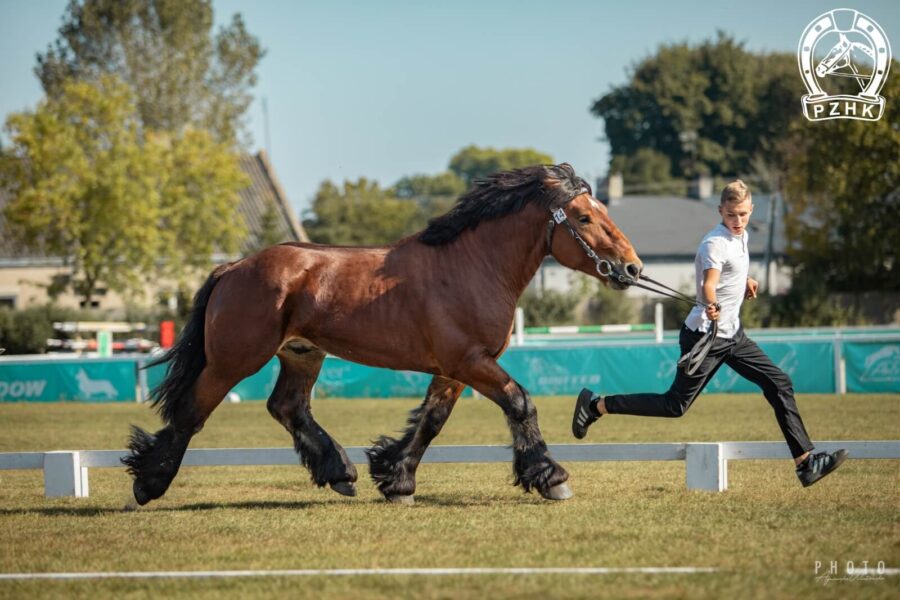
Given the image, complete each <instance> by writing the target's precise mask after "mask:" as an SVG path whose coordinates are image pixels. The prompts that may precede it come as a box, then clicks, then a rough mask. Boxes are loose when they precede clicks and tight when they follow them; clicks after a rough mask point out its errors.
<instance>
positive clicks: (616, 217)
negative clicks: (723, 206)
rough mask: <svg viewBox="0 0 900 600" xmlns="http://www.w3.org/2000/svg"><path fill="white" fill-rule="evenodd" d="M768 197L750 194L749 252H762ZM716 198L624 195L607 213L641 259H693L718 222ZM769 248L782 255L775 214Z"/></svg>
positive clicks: (780, 228) (782, 243) (781, 236)
mask: <svg viewBox="0 0 900 600" xmlns="http://www.w3.org/2000/svg"><path fill="white" fill-rule="evenodd" d="M771 200H772V199H771V197H770V196H767V195H762V194H759V195H754V196H753V205H754V209H753V216H752V217H751V219H750V226H749V227H748V231H747V233H748V234H749V238H750V239H749V246H750V254H751V255H759V256H762V255H764V254H765V251H766V244H767V242H768V234H769V226H768V222H767V221H768V215H769V207H770V204H771ZM717 206H718V198H715V199H712V200H693V199H691V198H681V197H677V196H624V197H622V198H619V199H617V200H613V201H612V202H611V203H610V204H609V214H610V216H611V217H612V219H613V221H615V223H616V225H617V226H618V227H619V229H621V230H622V232H623V233H624V234H625V235H626V236H628V239H629V240H631V244H632V246H634V248H635V250H637V253H638V255H639V256H640V257H641V259H642V260H648V259H649V260H652V259H674V258H689V259H691V260H693V258H694V255H695V254H696V252H697V244H698V243H699V242H700V240H701V239H703V236H705V235H706V233H707V232H708V231H709V230H710V229H712V228H713V227H715V226H716V224H718V223H719V222H720V221H721V219H720V218H719V214H718V211H717V210H716V207H717ZM775 223H776V225H775V237H774V240H773V250H774V252H773V253H774V255H775V256H783V255H784V254H785V247H786V245H785V238H784V225H783V223H784V220H783V218H782V215H781V214H776V219H775Z"/></svg>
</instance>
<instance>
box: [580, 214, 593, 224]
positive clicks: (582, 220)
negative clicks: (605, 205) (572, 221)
mask: <svg viewBox="0 0 900 600" xmlns="http://www.w3.org/2000/svg"><path fill="white" fill-rule="evenodd" d="M578 222H579V223H581V224H582V225H587V224H588V223H590V222H591V218H590V217H589V216H587V215H581V216H580V217H578Z"/></svg>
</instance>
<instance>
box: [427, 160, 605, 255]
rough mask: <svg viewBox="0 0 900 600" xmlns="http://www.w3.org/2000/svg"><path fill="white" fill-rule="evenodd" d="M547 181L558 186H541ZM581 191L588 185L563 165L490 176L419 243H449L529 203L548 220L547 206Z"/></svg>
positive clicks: (431, 225) (477, 183)
mask: <svg viewBox="0 0 900 600" xmlns="http://www.w3.org/2000/svg"><path fill="white" fill-rule="evenodd" d="M547 180H557V181H558V182H559V185H554V186H545V185H544V182H545V181H547ZM585 188H586V189H587V191H588V192H589V193H590V191H591V187H590V185H588V183H587V182H586V181H585V180H584V179H582V178H580V177H578V176H577V175H576V174H575V170H574V169H573V168H572V167H571V165H569V164H566V163H563V164H561V165H536V166H533V167H525V168H524V169H514V170H512V171H501V172H499V173H494V174H493V175H488V176H487V177H484V178H481V179H476V180H475V181H474V182H473V184H472V187H471V189H469V191H468V192H466V193H465V194H464V195H463V196H461V197H460V198H459V200H457V201H456V204H455V205H454V206H453V208H451V209H450V210H449V211H448V212H447V213H445V214H443V215H441V216H440V217H435V218H434V219H432V220H431V221H429V222H428V227H426V228H425V230H424V231H423V232H422V233H420V234H419V240H420V241H421V242H423V243H425V244H428V245H429V246H440V245H441V244H447V243H450V242H452V241H453V240H455V239H456V238H458V237H459V236H460V234H461V233H462V232H464V231H465V230H466V229H475V228H476V227H477V226H478V224H479V223H481V222H482V221H488V220H490V219H496V218H499V217H503V216H505V215H508V214H511V213H514V212H518V211H520V210H522V208H524V207H525V205H526V204H528V203H529V202H533V203H537V204H538V205H540V206H541V207H543V208H546V209H547V210H548V215H547V218H548V219H549V218H550V215H549V209H550V207H551V206H561V205H563V204H565V203H567V202H569V201H570V200H572V198H574V197H575V196H577V195H578V194H580V193H581V192H582V191H583V190H584V189H585Z"/></svg>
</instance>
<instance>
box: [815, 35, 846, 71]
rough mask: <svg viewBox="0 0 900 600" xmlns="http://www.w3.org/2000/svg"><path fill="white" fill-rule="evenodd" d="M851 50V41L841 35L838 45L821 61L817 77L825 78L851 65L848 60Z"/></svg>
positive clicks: (817, 69)
mask: <svg viewBox="0 0 900 600" xmlns="http://www.w3.org/2000/svg"><path fill="white" fill-rule="evenodd" d="M850 48H851V44H850V40H848V39H847V36H846V35H844V34H843V33H842V34H840V37H839V39H838V43H837V44H835V45H834V47H833V48H832V49H831V50H829V51H828V54H826V55H825V58H823V59H822V60H821V61H819V64H818V65H817V66H816V75H817V76H818V77H825V76H826V75H830V74H831V73H833V72H834V71H836V70H837V69H842V68H844V67H845V66H847V65H848V64H849V61H848V60H847V59H848V54H849V52H850Z"/></svg>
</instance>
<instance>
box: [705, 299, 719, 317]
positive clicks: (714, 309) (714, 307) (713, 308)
mask: <svg viewBox="0 0 900 600" xmlns="http://www.w3.org/2000/svg"><path fill="white" fill-rule="evenodd" d="M706 316H707V317H709V320H710V321H718V320H719V303H718V302H713V303H712V304H710V305H709V306H707V307H706Z"/></svg>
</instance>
